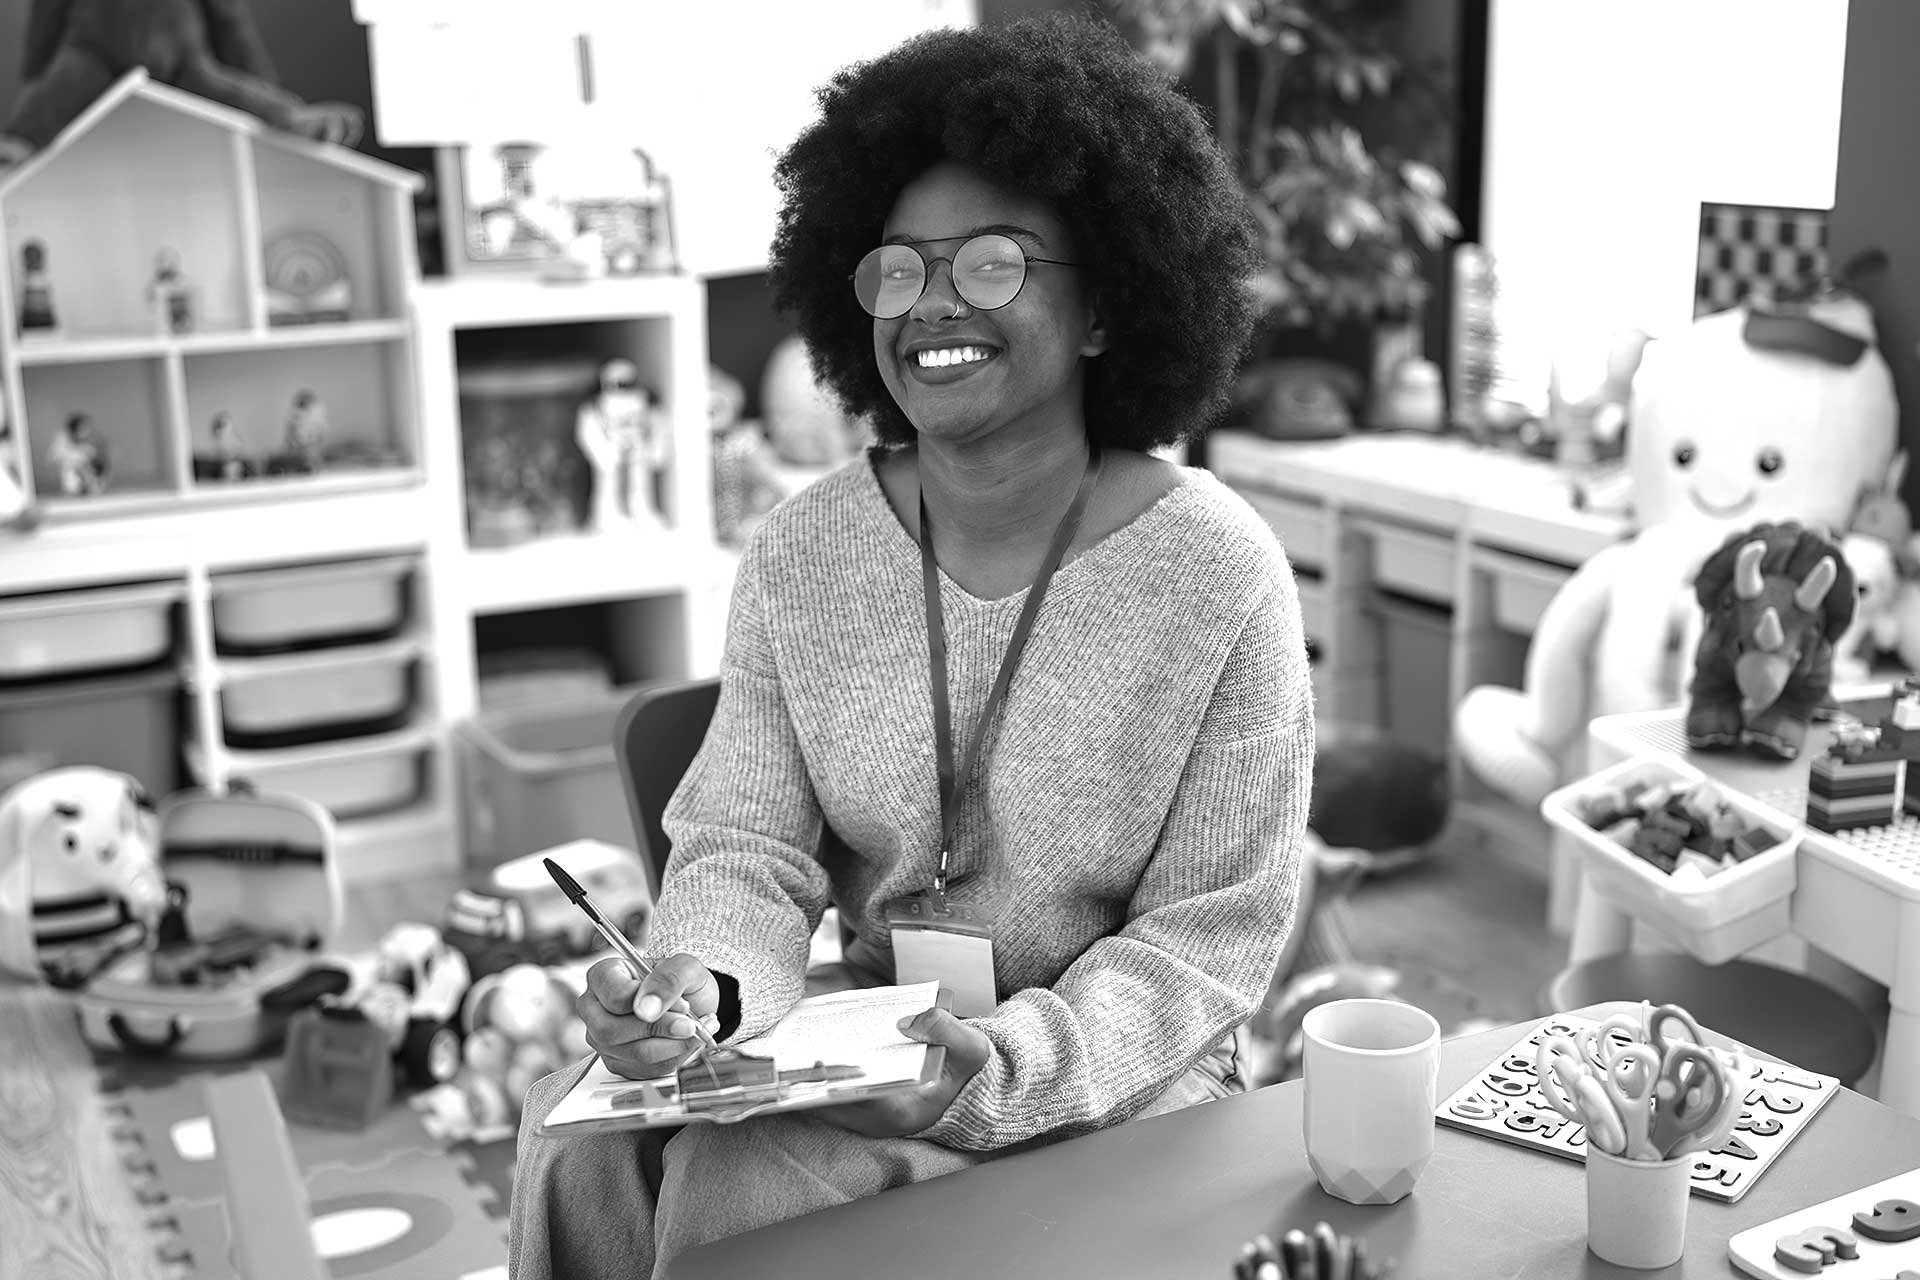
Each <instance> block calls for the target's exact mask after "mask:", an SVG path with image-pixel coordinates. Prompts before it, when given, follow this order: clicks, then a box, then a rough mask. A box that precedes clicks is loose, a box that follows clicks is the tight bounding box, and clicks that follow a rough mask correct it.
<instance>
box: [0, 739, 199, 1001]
mask: <svg viewBox="0 0 1920 1280" xmlns="http://www.w3.org/2000/svg"><path fill="white" fill-rule="evenodd" d="M166 905H167V888H166V884H165V882H164V881H163V880H162V879H161V876H160V822H159V817H158V814H157V812H156V811H155V808H154V804H153V800H152V799H151V798H150V797H149V796H148V795H147V792H146V789H145V788H144V787H142V786H141V785H140V784H139V782H137V781H135V780H134V779H133V778H131V777H129V776H127V775H126V774H124V773H115V772H114V771H112V770H110V769H96V768H93V767H91V766H73V767H66V768H57V769H49V770H47V771H46V772H44V773H39V774H35V775H34V776H32V777H30V778H28V779H27V780H26V781H24V782H20V783H17V784H15V785H14V786H13V787H11V788H10V789H8V790H7V791H6V792H5V794H4V795H0V971H5V972H8V973H12V974H14V975H15V976H18V977H26V978H34V979H38V978H40V977H42V976H47V977H52V978H55V979H56V980H58V978H59V977H60V975H62V974H66V973H74V974H76V975H79V971H80V970H81V969H83V968H90V967H97V964H96V963H93V962H94V961H102V960H104V959H105V958H106V956H107V953H109V952H114V951H117V950H119V949H123V948H124V946H125V945H127V944H128V943H129V942H131V943H138V942H139V941H140V940H141V939H143V938H144V937H145V936H146V935H147V933H148V932H149V931H150V930H151V929H152V928H154V927H155V926H156V925H157V924H158V922H159V919H160V914H161V912H162V911H163V910H165V908H166ZM79 976H84V975H79Z"/></svg>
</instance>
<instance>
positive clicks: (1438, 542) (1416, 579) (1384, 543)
mask: <svg viewBox="0 0 1920 1280" xmlns="http://www.w3.org/2000/svg"><path fill="white" fill-rule="evenodd" d="M1355 523H1356V524H1357V525H1358V526H1359V527H1360V528H1363V529H1365V530H1366V531H1367V532H1368V533H1369V534H1371V535H1372V537H1373V581H1374V584H1375V585H1376V586H1380V587H1384V588H1386V589H1387V590H1389V591H1395V592H1398V593H1400V594H1401V595H1405V596H1412V597H1414V598H1416V599H1419V600H1431V601H1433V602H1435V603H1437V604H1452V603H1453V561H1454V543H1453V538H1452V537H1451V536H1449V535H1446V534H1438V533H1424V532H1421V531H1420V530H1417V529H1406V528H1402V527H1400V526H1399V525H1395V524H1389V523H1386V522H1384V521H1376V520H1365V521H1356V522H1355Z"/></svg>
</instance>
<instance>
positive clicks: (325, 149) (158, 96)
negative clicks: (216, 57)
mask: <svg viewBox="0 0 1920 1280" xmlns="http://www.w3.org/2000/svg"><path fill="white" fill-rule="evenodd" d="M133 99H145V100H146V101H148V102H151V103H155V104H157V105H159V106H163V107H166V108H168V109H169V110H172V111H178V112H179V113H180V114H181V115H184V116H189V117H192V118H193V119H195V120H199V121H202V122H204V123H206V124H211V125H216V126H218V127H220V128H222V129H227V130H229V131H231V132H233V133H237V134H245V135H247V136H249V137H252V138H258V139H259V140H260V141H262V142H265V143H268V144H270V145H272V146H276V147H279V148H280V149H281V150H283V151H289V152H292V153H293V154H294V155H299V156H305V157H307V158H308V159H310V160H313V161H316V162H317V163H320V164H324V165H329V166H331V167H332V168H335V169H338V170H340V171H341V172H342V173H348V174H352V175H354V176H355V177H360V178H366V179H369V180H370V181H373V182H382V183H385V184H387V185H388V186H392V187H406V188H409V189H411V190H419V189H420V188H421V187H423V186H424V185H425V183H426V179H425V178H423V177H422V176H421V175H419V174H417V173H415V172H413V170H411V169H402V168H401V167H399V166H398V165H392V164H388V163H387V162H385V161H384V160H376V159H374V158H373V157H372V156H366V155H362V154H360V153H359V152H358V151H355V150H353V149H352V148H350V147H342V146H335V145H333V144H331V143H325V142H315V141H313V140H312V139H310V138H302V137H300V136H298V135H297V134H291V133H287V132H285V131H284V130H280V129H275V128H273V127H272V126H270V125H268V124H267V123H266V122H264V121H262V120H260V119H258V118H256V117H254V116H250V115H248V114H247V113H246V112H244V111H236V110H234V109H233V108H232V107H226V106H222V105H221V104H219V103H217V102H210V101H208V100H207V99H205V98H202V97H199V96H198V95H196V94H191V93H187V92H185V91H184V90H181V89H175V88H174V87H172V86H171V85H164V84H160V83H159V82H157V81H155V80H154V79H153V78H152V77H150V76H149V75H148V74H147V73H146V71H145V70H143V69H141V68H138V67H136V68H134V69H133V70H132V71H129V72H127V74H125V75H124V76H121V77H120V78H119V79H118V80H116V81H115V82H114V83H113V87H112V88H110V89H108V90H107V91H106V92H105V93H103V94H101V95H100V97H99V99H98V100H97V101H95V102H94V104H93V105H92V106H90V107H88V108H87V109H86V110H85V111H82V112H81V113H80V114H79V115H78V116H76V117H75V118H74V120H73V123H72V124H69V125H68V126H67V127H66V128H65V129H63V130H61V132H60V136H59V137H57V138H55V139H54V140H53V141H52V142H51V143H49V144H47V146H46V148H45V149H44V150H42V151H40V152H38V153H36V154H35V155H33V156H31V157H29V158H28V159H27V161H26V162H25V163H23V164H21V165H19V166H18V167H17V168H15V169H14V170H13V171H12V172H10V173H8V174H7V175H6V176H5V177H0V200H4V199H5V198H6V197H7V195H8V194H9V193H11V192H13V191H15V190H17V189H18V188H20V187H22V186H24V185H25V184H26V183H28V182H31V181H32V180H33V177H34V175H35V174H37V173H39V172H40V171H41V169H43V168H44V167H46V166H47V165H48V164H51V163H52V162H53V160H54V159H55V158H56V157H57V156H59V155H60V153H61V152H63V151H65V150H66V149H67V148H69V147H71V146H72V145H73V144H74V143H75V142H77V141H79V140H80V139H81V138H84V137H85V136H86V135H87V134H88V133H90V132H91V131H92V130H93V129H94V128H95V126H97V125H98V124H99V123H100V122H101V121H102V120H105V119H106V118H107V117H108V116H110V115H112V114H113V113H114V112H115V111H118V110H119V109H120V108H121V107H122V106H123V105H125V104H126V103H127V102H129V101H131V100H133Z"/></svg>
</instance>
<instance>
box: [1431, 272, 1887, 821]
mask: <svg viewBox="0 0 1920 1280" xmlns="http://www.w3.org/2000/svg"><path fill="white" fill-rule="evenodd" d="M1750 320H1751V321H1754V323H1753V325H1752V327H1751V328H1750V327H1749V321H1750ZM1796 343H1798V349H1796ZM1849 357H1850V358H1849ZM1897 419H1898V407H1897V404H1896V402H1895V399H1894V389H1893V375H1892V373H1891V371H1890V370H1889V369H1888V367H1887V364H1886V361H1885V360H1884V359H1883V358H1882V357H1881V355H1880V353H1879V350H1878V349H1877V348H1876V347H1875V345H1874V326H1873V317H1872V314H1871V313H1870V311H1869V310H1868V308H1867V307H1866V305H1865V304H1864V303H1863V302H1861V301H1860V300H1859V299H1858V298H1857V297H1856V296H1854V295H1852V294H1850V293H1847V292H1843V291H1840V290H1829V291H1828V292H1826V293H1823V294H1822V295H1820V296H1819V297H1818V298H1816V299H1815V300H1814V301H1812V302H1811V303H1809V304H1805V306H1804V307H1803V309H1802V310H1801V311H1799V312H1797V313H1794V314H1792V315H1787V316H1782V315H1775V314H1772V313H1756V312H1754V311H1752V310H1750V309H1749V308H1747V307H1738V308H1735V309H1733V310H1729V311H1723V312H1719V313H1716V314H1714V315H1710V316H1704V317H1702V318H1701V319H1699V320H1697V321H1695V322H1694V323H1693V324H1692V325H1691V326H1690V327H1689V328H1688V329H1687V330H1685V331H1684V332H1682V333H1679V334H1676V335H1674V336H1672V337H1668V338H1661V339H1657V340H1655V341H1653V342H1651V343H1649V344H1648V345H1647V347H1646V349H1645V352H1644V355H1643V358H1642V360H1641V362H1640V365H1639V367H1638V369H1637V370H1636V371H1635V373H1634V376H1633V395H1632V411H1631V418H1630V422H1631V425H1630V427H1629V428H1628V435H1627V450H1626V459H1627V465H1628V470H1629V472H1630V474H1631V476H1632V479H1633V506H1634V522H1635V525H1636V527H1637V532H1636V533H1635V534H1634V535H1633V536H1632V537H1631V538H1629V539H1628V540H1626V541H1624V542H1620V543H1617V544H1615V545H1613V546H1611V547H1608V548H1607V549H1606V550H1604V551H1602V552H1600V553H1599V554H1598V555H1596V556H1594V557H1593V558H1592V559H1590V560H1588V561H1587V562H1586V563H1585V564H1583V565H1581V566H1580V567H1579V569H1577V570H1575V572H1574V574H1573V577H1572V578H1571V579H1569V580H1568V582H1567V583H1566V584H1565V585H1564V586H1563V587H1562V588H1561V589H1560V591H1559V592H1558V593H1557V594H1556V595H1555V596H1554V598H1553V599H1552V600H1551V601H1550V602H1549V603H1548V605H1547V608H1546V611H1545V612H1544V613H1543V614H1542V616H1541V618H1540V622H1539V625H1538V627H1537V628H1536V630H1535V632H1534V635H1533V641H1532V645H1531V647H1530V649H1529V651H1528V654H1527V665H1526V676H1525V684H1524V687H1523V688H1521V689H1518V690H1515V689H1502V688H1497V687H1493V686H1482V687H1480V688H1477V689H1473V690H1470V691H1469V692H1468V693H1467V695H1466V696H1465V697H1464V698H1462V699H1461V701H1460V704H1459V706H1458V707H1457V708H1455V711H1454V722H1453V737H1454V742H1455V744H1456V745H1457V747H1458V748H1459V750H1460V754H1461V757H1462V758H1463V760H1464V761H1465V762H1466V764H1467V766H1468V767H1469V768H1470V769H1471V770H1472V771H1473V772H1474V773H1475V774H1476V775H1477V776H1478V777H1479V778H1480V779H1481V780H1482V781H1484V782H1485V783H1487V784H1488V785H1489V786H1491V787H1493V788H1494V789H1495V790H1497V791H1499V792H1501V793H1503V794H1504V795H1506V796H1508V797H1509V798H1511V799H1512V800H1514V801H1515V802H1517V803H1519V804H1522V805H1524V806H1526V807H1528V808H1532V807H1534V806H1536V805H1538V804H1539V802H1540V800H1541V799H1542V798H1543V797H1544V796H1545V795H1546V793H1547V792H1548V791H1551V790H1552V789H1554V788H1555V787H1556V786H1558V785H1560V784H1561V783H1563V782H1565V781H1568V780H1570V779H1571V778H1573V777H1576V776H1578V774H1579V772H1580V771H1581V768H1582V765H1583V763H1584V759H1585V751H1584V740H1585V734H1586V729H1587V725H1588V722H1589V721H1590V720H1592V718H1593V717H1595V716H1599V715H1607V714H1611V713H1615V712H1625V711H1644V710H1652V709H1654V708H1658V707H1663V706H1677V705H1679V703H1680V701H1681V700H1682V695H1681V690H1682V689H1683V688H1684V683H1685V678H1686V675H1687V670H1686V668H1687V665H1688V663H1689V662H1690V661H1691V656H1692V654H1693V650H1694V641H1695V639H1696V637H1697V635H1698V631H1699V627H1700V619H1699V609H1698V607H1697V606H1696V605H1695V604H1694V602H1693V600H1692V596H1691V592H1690V586H1691V583H1692V581H1693V578H1694V576H1695V574H1696V573H1697V572H1698V570H1699V567H1700V564H1701V562H1702V561H1703V560H1705V559H1706V557H1707V556H1708V555H1709V554H1710V553H1711V552H1712V551H1713V550H1714V549H1715V548H1716V547H1718V546H1719V545H1720V543H1721V542H1722V541H1723V540H1724V539H1725V538H1726V536H1727V535H1728V534H1729V533H1732V532H1734V531H1735V530H1737V529H1743V528H1747V527H1749V526H1751V525H1753V524H1756V523H1758V522H1760V521H1762V520H1783V519H1794V520H1799V521H1802V522H1803V523H1809V524H1818V525H1823V526H1825V527H1826V528H1827V529H1829V530H1832V531H1833V532H1835V533H1836V534H1837V533H1839V532H1841V531H1844V530H1845V529H1846V528H1847V526H1848V524H1849V521H1850V519H1851V517H1852V515H1853V513H1854V510H1855V506H1856V504H1857V503H1858V502H1859V499H1860V496H1861V494H1862V492H1863V491H1865V490H1867V489H1869V488H1870V487H1878V486H1879V485H1880V484H1881V483H1883V482H1884V477H1885V475H1886V473H1887V468H1888V466H1889V464H1890V462H1891V461H1892V458H1893V453H1894V447H1895V439H1896V435H1897V430H1898V426H1897Z"/></svg>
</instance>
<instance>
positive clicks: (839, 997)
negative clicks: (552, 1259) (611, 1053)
mask: <svg viewBox="0 0 1920 1280" xmlns="http://www.w3.org/2000/svg"><path fill="white" fill-rule="evenodd" d="M939 994H940V988H939V984H938V983H935V982H922V983H915V984H912V985H908V986H895V987H871V988H867V989H864V990H854V991H835V992H830V993H828V994H826V995H820V996H809V997H808V998H806V999H804V1000H802V1001H800V1002H799V1003H797V1004H795V1005H794V1006H793V1008H792V1009H790V1010H788V1011H787V1015H786V1016H785V1017H784V1018H782V1019H781V1020H780V1021H779V1022H778V1023H776V1024H774V1026H773V1028H772V1029H771V1030H769V1031H767V1032H766V1033H765V1034H763V1035H760V1036H756V1037H755V1038H754V1039H752V1040H747V1041H743V1042H742V1043H741V1044H739V1045H738V1046H737V1047H738V1048H739V1049H740V1050H741V1052H743V1053H750V1054H756V1055H761V1056H765V1057H770V1058H772V1059H773V1061H774V1065H775V1067H776V1068H778V1069H779V1070H781V1071H798V1070H804V1069H805V1068H807V1067H811V1066H813V1065H815V1064H816V1063H822V1062H824V1063H830V1064H833V1065H835V1066H850V1067H855V1068H858V1069H859V1071H860V1075H859V1077H858V1078H857V1079H853V1080H846V1081H839V1082H835V1083H831V1084H802V1085H793V1086H789V1087H787V1088H786V1090H785V1091H784V1096H783V1097H782V1098H781V1099H779V1100H777V1101H768V1102H763V1103H759V1104H757V1105H754V1106H751V1107H744V1108H740V1109H737V1110H730V1111H720V1112H689V1111H688V1110H687V1109H686V1108H685V1107H684V1106H683V1105H682V1104H681V1102H680V1099H679V1097H678V1088H677V1086H676V1084H675V1081H674V1078H673V1077H672V1076H671V1075H669V1076H666V1077H663V1078H661V1079H657V1080H649V1081H639V1080H629V1079H627V1078H626V1077H625V1076H621V1075H616V1074H614V1073H613V1072H612V1071H610V1070H608V1069H607V1066H606V1064H605V1063H604V1062H602V1061H601V1060H599V1059H597V1058H596V1059H594V1061H593V1063H592V1065H590V1066H589V1067H588V1068H587V1070H586V1072H585V1073H584V1074H583V1075H582V1076H581V1077H580V1079H579V1080H578V1081H577V1082H576V1083H575V1084H574V1086H573V1088H572V1089H571V1090H569V1091H568V1093H567V1096H566V1097H564V1098H562V1099H561V1100H560V1101H559V1103H557V1104H556V1105H555V1106H554V1108H553V1110H552V1111H550V1112H548V1113H547V1118H546V1120H545V1121H544V1122H542V1124H541V1125H540V1130H539V1132H540V1133H541V1135H542V1136H545V1137H565V1136H567V1135H570V1134H575V1133H592V1132H598V1131H601V1130H606V1129H630V1128H649V1127H654V1126H658V1125H666V1124H685V1123H688V1122H689V1121H695V1120H710V1121H715V1122H719V1123H727V1122H730V1121H734V1120H741V1119H745V1118H746V1117H747V1116H749V1115H758V1114H761V1113H764V1112H768V1111H795V1110H803V1109H805V1108H807V1107H811V1106H821V1105H824V1104H826V1103H832V1102H845V1101H851V1100H853V1099H856V1098H860V1097H865V1096H871V1095H873V1094H877V1093H885V1092H890V1091H893V1090H898V1089H912V1088H916V1087H918V1086H920V1085H921V1084H924V1083H927V1082H928V1081H930V1080H931V1079H933V1078H935V1077H937V1075H938V1074H939V1070H940V1067H941V1065H942V1064H943V1062H944V1060H945V1052H944V1050H943V1049H941V1047H940V1046H937V1045H934V1046H929V1045H925V1044H922V1043H920V1042H919V1041H917V1040H909V1039H907V1037H906V1036H904V1035H902V1034H901V1032H900V1029H899V1026H898V1023H899V1021H900V1019H902V1018H906V1017H911V1016H913V1015H915V1014H918V1013H922V1012H924V1011H926V1010H927V1009H931V1008H933V1007H934V1004H935V1002H936V1001H937V1000H938V999H939Z"/></svg>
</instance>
